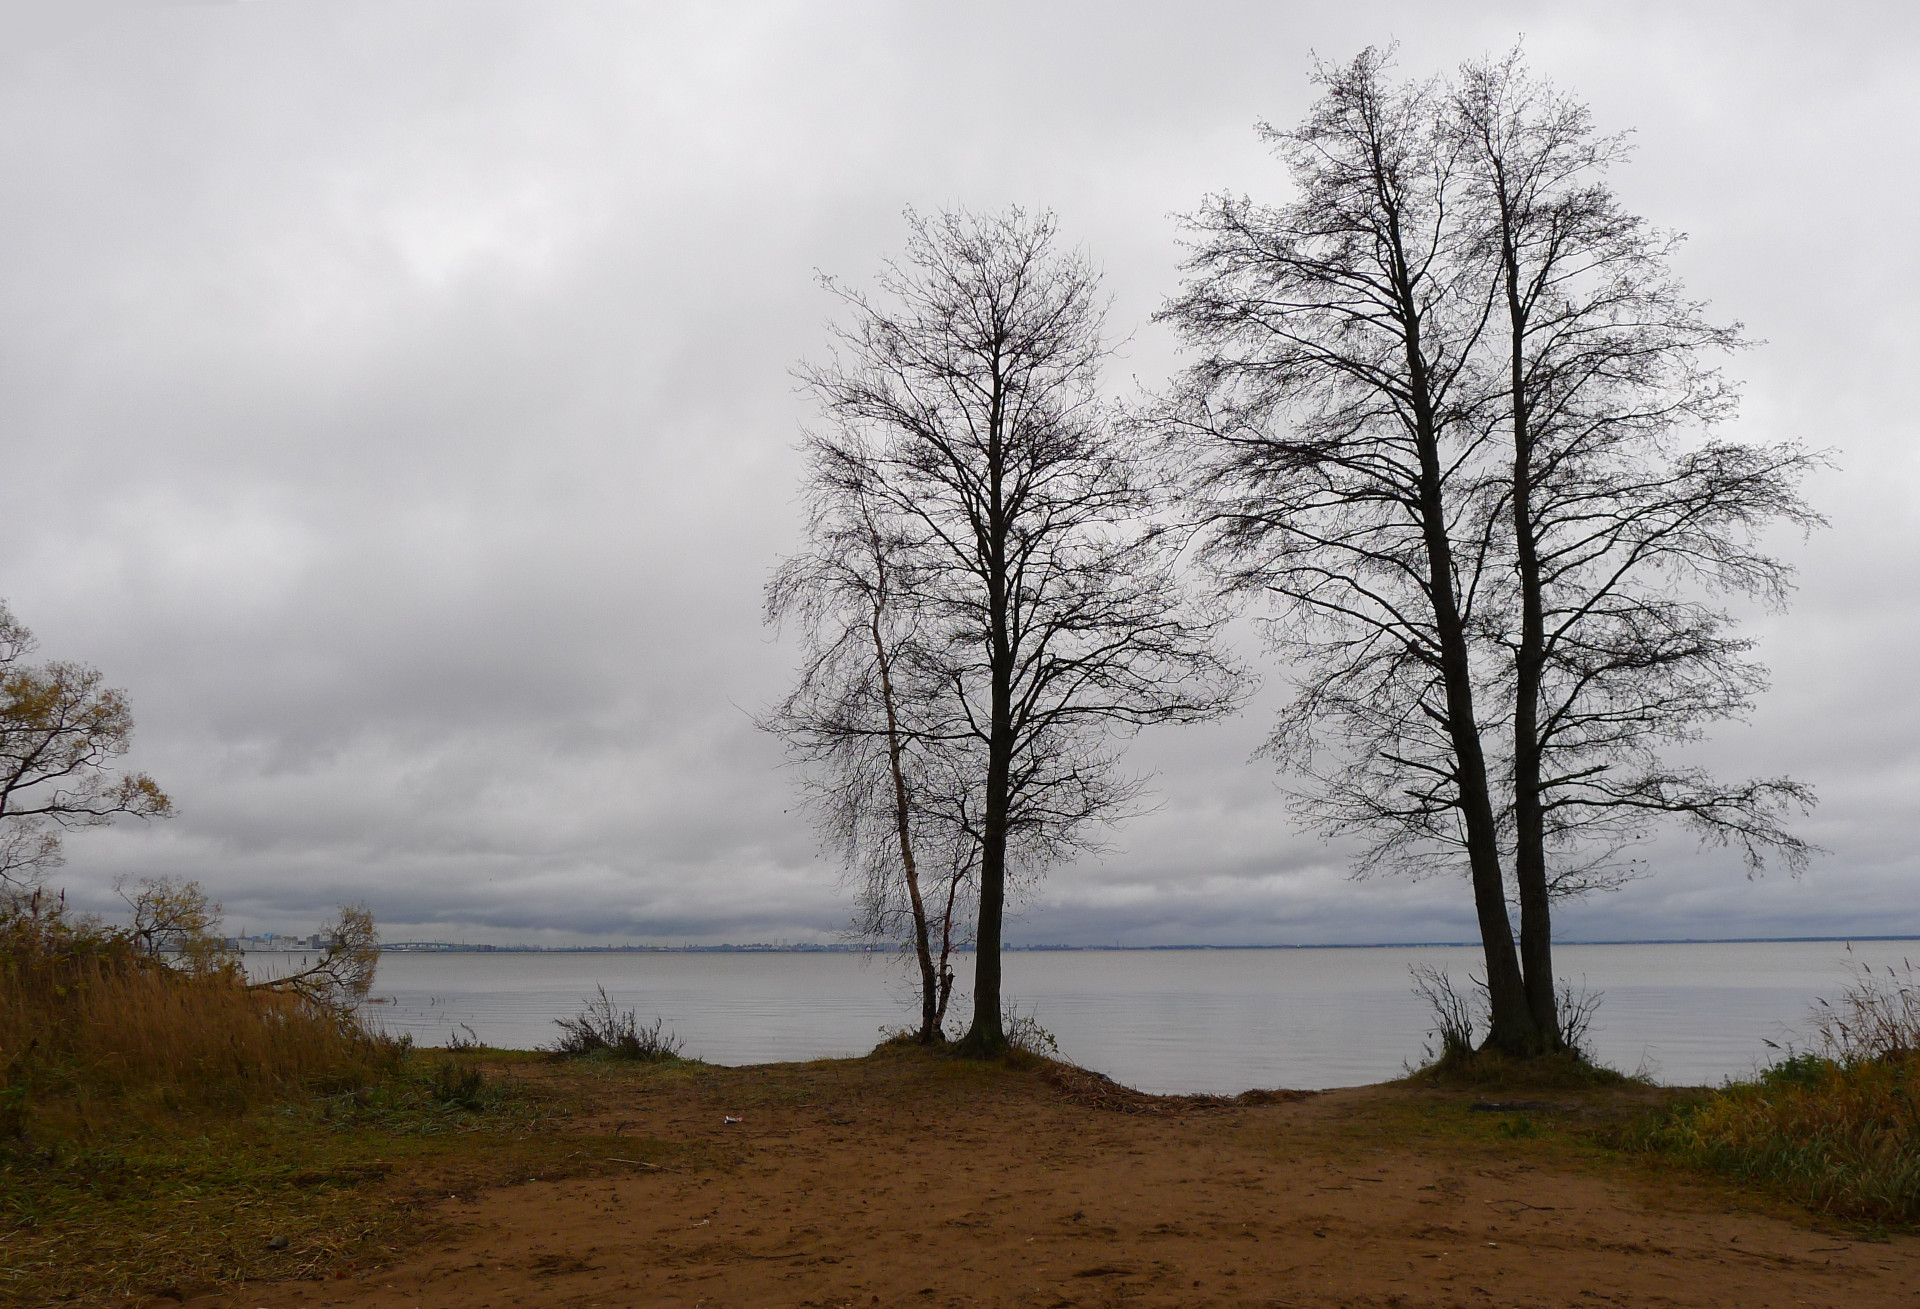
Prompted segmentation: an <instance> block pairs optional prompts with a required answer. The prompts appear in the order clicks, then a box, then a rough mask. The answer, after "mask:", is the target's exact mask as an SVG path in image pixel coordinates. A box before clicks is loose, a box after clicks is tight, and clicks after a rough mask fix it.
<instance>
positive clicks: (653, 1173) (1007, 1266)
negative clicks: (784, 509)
mask: <svg viewBox="0 0 1920 1309" xmlns="http://www.w3.org/2000/svg"><path fill="white" fill-rule="evenodd" d="M1472 1099H1474V1097H1472V1096H1470V1095H1468V1096H1455V1097H1452V1098H1451V1099H1448V1098H1447V1097H1436V1096H1433V1095H1423V1094H1420V1093H1413V1092H1408V1091H1404V1090H1396V1089H1392V1088H1370V1089H1362V1090H1354V1091H1339V1092H1330V1093H1327V1094H1323V1095H1315V1096H1309V1097H1303V1098H1298V1099H1293V1100H1285V1101H1280V1102H1274V1103H1265V1104H1228V1105H1221V1104H1206V1103H1196V1102H1177V1101H1176V1102H1167V1101H1152V1100H1149V1099H1147V1098H1145V1097H1135V1096H1131V1095H1127V1094H1122V1093H1118V1092H1109V1091H1107V1090H1106V1089H1104V1088H1101V1087H1100V1086H1099V1085H1098V1084H1093V1083H1089V1082H1086V1081H1075V1080H1073V1079H1070V1078H1069V1079H1065V1080H1064V1081H1063V1080H1062V1079H1060V1078H1058V1077H1056V1078H1055V1079H1054V1080H1053V1081H1051V1082H1049V1081H1047V1080H1045V1079H1043V1078H1042V1077H1040V1076H1038V1075H1031V1074H1028V1075H1008V1074H998V1075H987V1074H980V1073H967V1072H964V1071H960V1072H949V1071H947V1070H946V1069H943V1068H940V1067H935V1066H933V1065H932V1064H931V1063H930V1062H928V1061H918V1060H915V1061H905V1062H900V1061H895V1062H893V1063H891V1064H890V1063H888V1062H886V1061H881V1060H872V1061H856V1062H846V1063H840V1064H834V1065H791V1066H784V1067H781V1066H775V1067H772V1068H767V1069H754V1070H713V1071H712V1072H711V1073H710V1074H709V1073H702V1074H699V1075H695V1076H690V1077H687V1078H684V1079H680V1080H665V1081H663V1080H659V1079H656V1080H654V1081H644V1080H640V1079H629V1080H627V1081H625V1082H618V1081H615V1080H612V1079H609V1081H608V1082H607V1084H606V1085H605V1086H603V1087H602V1088H601V1090H600V1092H599V1098H598V1100H596V1101H595V1103H594V1104H593V1105H592V1113H591V1115H590V1118H591V1121H589V1122H587V1123H585V1124H584V1125H583V1127H582V1132H583V1136H582V1140H583V1149H586V1148H587V1145H589V1144H590V1145H591V1147H592V1149H591V1153H592V1155H593V1157H594V1158H595V1160H596V1162H595V1164H594V1165H593V1166H594V1168H596V1169H598V1170H599V1172H600V1175H598V1176H587V1177H576V1178H572V1179H569V1180H561V1181H541V1180H530V1181H528V1182H525V1183H522V1184H516V1185H511V1186H506V1187H501V1188H495V1189H491V1190H486V1191H483V1192H480V1193H477V1194H476V1193H462V1194H449V1195H448V1196H447V1197H446V1198H445V1199H443V1200H439V1201H438V1202H436V1203H432V1204H429V1205H426V1206H424V1207H423V1208H422V1210H421V1211H420V1212H421V1221H422V1224H423V1227H422V1229H421V1230H422V1234H423V1238H430V1239H424V1243H423V1244H422V1245H421V1246H420V1248H418V1249H416V1250H415V1251H413V1252H412V1253H410V1254H407V1255H403V1256H401V1257H400V1258H399V1260H398V1262H397V1263H396V1264H395V1265H394V1266H392V1267H390V1268H387V1269H383V1270H380V1271H377V1272H374V1273H371V1274H366V1275H360V1276H355V1277H348V1278H344V1279H336V1280H330V1281H326V1282H300V1283H278V1284H269V1283H254V1284H251V1285H248V1286H243V1287H237V1288H228V1289H226V1290H223V1291H222V1292H220V1293H217V1294H212V1295H207V1296H196V1297H194V1298H193V1299H192V1300H191V1301H190V1302H189V1303H190V1304H191V1305H192V1306H194V1309H201V1306H205V1307H206V1309H212V1307H213V1306H222V1307H223V1309H256V1307H259V1309H283V1307H288V1306H300V1307H301V1309H331V1307H333V1306H339V1307H340V1309H346V1307H348V1306H355V1307H358V1306H369V1307H371V1306H383V1307H387V1306H392V1307H396V1309H414V1307H416V1306H417V1307H418V1309H436V1307H445V1309H509V1306H547V1305H553V1306H563V1305H564V1306H578V1307H580V1309H587V1307H590V1306H604V1307H606V1309H612V1307H613V1306H662V1307H665V1306H685V1309H696V1307H697V1309H723V1307H728V1306H786V1305H794V1306H800V1305H813V1306H867V1305H888V1306H895V1305H908V1306H974V1305H981V1306H998V1305H1008V1306H1013V1305H1018V1306H1043V1307H1061V1309H1063V1307H1064V1306H1070V1305H1086V1306H1105V1305H1113V1306H1121V1305H1125V1306H1136V1305H1137V1306H1157V1305H1194V1306H1203V1305H1221V1306H1226V1305H1293V1306H1309V1305H1312V1306H1318V1305H1395V1306H1399V1305H1404V1306H1454V1305H1464V1306H1481V1305H1500V1306H1508V1305H1512V1306H1519V1305H1543V1306H1548V1305H1550V1306H1568V1305H1577V1306H1584V1305H1729V1306H1751V1307H1754V1309H1758V1307H1759V1306H1774V1305H1780V1306H1797V1305H1833V1306H1875V1305H1904V1306H1920V1238H1914V1237H1911V1236H1896V1237H1894V1238H1893V1239H1892V1240H1891V1241H1867V1240H1861V1239H1859V1238H1858V1237H1857V1236H1855V1235H1852V1234H1848V1233H1846V1232H1844V1231H1840V1232H1838V1233H1836V1230H1835V1229H1831V1228H1823V1227H1822V1226H1821V1225H1819V1224H1817V1223H1816V1222H1815V1221H1813V1220H1812V1219H1811V1218H1810V1217H1808V1216H1807V1215H1804V1214H1802V1213H1799V1212H1798V1211H1794V1210H1788V1209H1781V1208H1779V1207H1777V1206H1776V1207H1774V1208H1773V1209H1771V1210H1770V1209H1768V1208H1767V1207H1766V1206H1764V1205H1763V1204H1761V1203H1760V1202H1757V1201H1753V1200H1750V1199H1745V1198H1742V1197H1740V1196H1738V1195H1737V1194H1735V1193H1733V1192H1732V1191H1730V1190H1728V1189H1727V1188H1725V1187H1724V1186H1721V1185H1720V1184H1717V1183H1713V1182H1693V1181H1670V1180H1663V1179H1662V1177H1661V1176H1660V1175H1658V1174H1656V1173H1654V1172H1652V1171H1650V1170H1649V1169H1647V1168H1646V1167H1645V1166H1643V1165H1640V1164H1637V1163H1633V1162H1630V1161H1629V1162H1620V1161H1609V1160H1607V1159H1604V1158H1601V1157H1598V1156H1596V1155H1594V1154H1593V1153H1592V1152H1588V1151H1583V1150H1581V1149H1580V1148H1579V1147H1578V1146H1577V1145H1576V1144H1573V1143H1570V1142H1569V1140H1568V1139H1567V1138H1566V1137H1565V1136H1564V1135H1559V1134H1556V1133H1554V1132H1552V1131H1551V1130H1549V1131H1548V1132H1547V1133H1546V1134H1545V1135H1543V1136H1541V1137H1538V1138H1534V1139H1526V1140H1509V1139H1505V1138H1503V1137H1502V1136H1501V1135H1500V1134H1499V1133H1498V1132H1497V1131H1493V1130H1489V1129H1491V1128H1494V1127H1496V1126H1497V1125H1498V1124H1499V1123H1501V1122H1505V1121H1511V1120H1512V1116H1511V1115H1495V1114H1484V1113H1483V1114H1472V1113H1469V1112H1468V1111H1467V1109H1466V1102H1467V1101H1470V1100H1472ZM1102 1101H1104V1102H1105V1103H1104V1104H1103V1103H1102ZM1601 1111H1604V1110H1601ZM1584 1112H1587V1113H1592V1112H1596V1110H1595V1108H1594V1107H1593V1106H1592V1105H1588V1106H1587V1107H1586V1109H1585V1110H1584ZM727 1116H732V1117H738V1118H740V1119H742V1120H743V1121H741V1122H738V1123H727V1122H724V1121H723V1118H724V1117H727ZM1422 1124H1424V1126H1423V1125H1422ZM1436 1124H1438V1126H1436ZM1449 1124H1450V1125H1449ZM616 1132H617V1135H616V1134H615V1133H616ZM622 1141H625V1142H629V1143H635V1144H632V1145H629V1146H627V1147H623V1146H622V1145H621V1144H620V1143H621V1142H622ZM623 1148H624V1149H625V1150H626V1151H627V1153H625V1154H623V1153H622V1150H623ZM643 1154H652V1156H653V1157H654V1158H656V1159H659V1160H661V1161H662V1162H663V1164H664V1166H662V1167H657V1168H656V1167H647V1166H645V1162H646V1161H645V1160H643V1159H640V1158H639V1156H640V1155H643ZM628 1160H630V1162H629V1161H628ZM447 1185H449V1186H457V1182H449V1183H447Z"/></svg>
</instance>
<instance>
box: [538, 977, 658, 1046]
mask: <svg viewBox="0 0 1920 1309" xmlns="http://www.w3.org/2000/svg"><path fill="white" fill-rule="evenodd" d="M594 990H595V991H596V992H597V993H598V994H597V995H596V996H594V997H592V998H589V999H588V1000H587V1001H586V1006H587V1007H586V1008H585V1009H583V1010H582V1011H581V1012H580V1013H578V1014H576V1015H574V1016H573V1017H572V1018H556V1019H555V1020H554V1023H555V1025H556V1026H558V1027H559V1028H560V1039H559V1040H558V1041H556V1042H554V1044H553V1045H551V1046H549V1047H547V1049H548V1051H549V1052H550V1053H552V1054H556V1055H558V1056H560V1057H561V1058H563V1059H582V1058H592V1057H599V1058H602V1059H629V1060H634V1061H636V1062H640V1063H667V1062H670V1061H673V1060H677V1059H679V1058H680V1048H681V1042H680V1038H679V1037H677V1036H675V1035H673V1033H671V1032H668V1031H665V1030H664V1020H662V1019H659V1018H656V1019H654V1020H653V1026H651V1027H642V1026H640V1020H639V1019H638V1017H636V1016H635V1014H634V1011H633V1010H631V1009H626V1010H619V1009H615V1008H614V1007H613V1000H612V999H611V998H610V997H609V996H608V995H607V988H606V987H604V986H599V987H595V988H594Z"/></svg>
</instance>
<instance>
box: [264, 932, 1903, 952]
mask: <svg viewBox="0 0 1920 1309" xmlns="http://www.w3.org/2000/svg"><path fill="white" fill-rule="evenodd" d="M1851 941H1859V942H1887V941H1920V935H1914V936H1727V937H1674V938H1662V939H1659V940H1645V941H1642V940H1613V941H1556V942H1554V944H1555V945H1560V946H1576V945H1817V944H1834V945H1840V944H1845V943H1847V942H1851ZM1479 944H1480V943H1479V942H1478V941H1375V942H1367V943H1363V944H1343V943H1339V942H1321V943H1316V944H1308V945H1009V946H1006V947H1005V950H1006V952H1007V953H1009V954H1043V953H1091V952H1096V951H1106V952H1114V951H1151V950H1161V951H1166V950H1431V949H1462V948H1470V947H1474V946H1478V945H1479ZM381 949H383V950H385V951H388V952H390V953H393V954H862V955H866V954H872V955H890V954H893V953H895V951H894V948H893V947H892V946H873V945H864V944H837V943H836V944H827V945H806V944H800V945H787V944H775V945H767V944H748V945H486V944H468V943H466V942H455V941H394V942H391V943H389V944H386V945H383V946H382V947H381ZM963 952H964V953H968V954H971V953H972V950H971V948H970V947H969V948H965V949H964V950H963ZM242 953H246V954H302V953H307V954H310V953H312V950H311V949H309V948H308V947H305V946H294V947H282V946H253V947H247V948H245V949H244V950H243V951H242Z"/></svg>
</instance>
